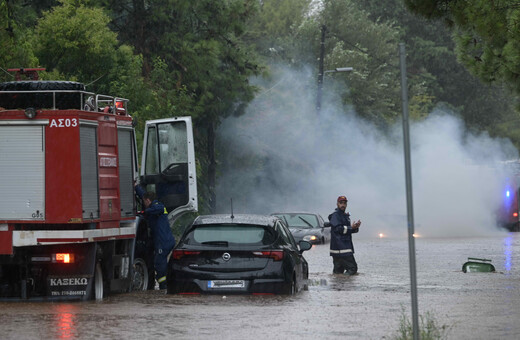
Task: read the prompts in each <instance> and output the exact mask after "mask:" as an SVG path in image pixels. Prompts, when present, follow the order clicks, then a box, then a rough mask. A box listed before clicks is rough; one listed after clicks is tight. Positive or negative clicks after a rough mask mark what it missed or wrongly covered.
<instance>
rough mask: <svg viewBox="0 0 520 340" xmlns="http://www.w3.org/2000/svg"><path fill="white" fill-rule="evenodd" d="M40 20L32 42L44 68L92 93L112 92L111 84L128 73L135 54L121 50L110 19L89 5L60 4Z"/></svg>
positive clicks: (67, 0) (64, 0) (63, 0)
mask: <svg viewBox="0 0 520 340" xmlns="http://www.w3.org/2000/svg"><path fill="white" fill-rule="evenodd" d="M59 3H60V5H59V6H56V7H53V8H52V9H51V10H49V11H44V12H43V16H42V18H40V19H39V20H38V24H37V26H36V30H35V34H34V38H33V42H34V46H35V54H36V56H37V57H38V59H39V62H40V64H41V66H43V67H45V68H46V69H47V71H48V72H54V75H55V76H56V73H57V74H60V75H61V76H62V77H63V78H65V79H77V80H79V81H82V82H84V83H86V84H87V85H90V84H92V85H91V86H90V89H92V90H94V91H100V92H109V91H110V83H111V82H112V81H115V80H116V79H119V78H120V77H121V76H123V75H124V74H126V73H128V72H130V73H131V72H132V71H131V70H129V66H131V65H135V64H134V63H132V59H133V58H134V56H133V51H132V49H131V48H130V47H128V46H120V45H119V42H118V40H117V36H116V34H115V33H114V32H112V31H111V30H110V29H109V28H108V22H109V20H110V19H109V17H108V16H107V15H106V14H105V13H104V11H103V10H102V9H101V8H96V7H89V5H88V1H82V0H59Z"/></svg>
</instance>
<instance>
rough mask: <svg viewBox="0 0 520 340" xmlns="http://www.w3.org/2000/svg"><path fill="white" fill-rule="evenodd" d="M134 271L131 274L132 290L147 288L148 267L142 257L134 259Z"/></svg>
mask: <svg viewBox="0 0 520 340" xmlns="http://www.w3.org/2000/svg"><path fill="white" fill-rule="evenodd" d="M133 269H134V272H133V275H132V290H138V291H140V290H147V289H148V267H147V265H146V263H145V262H144V260H143V259H141V258H137V259H135V261H134V268H133Z"/></svg>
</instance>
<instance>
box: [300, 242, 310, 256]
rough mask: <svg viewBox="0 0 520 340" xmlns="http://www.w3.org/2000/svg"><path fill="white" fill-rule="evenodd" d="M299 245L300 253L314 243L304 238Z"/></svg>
mask: <svg viewBox="0 0 520 340" xmlns="http://www.w3.org/2000/svg"><path fill="white" fill-rule="evenodd" d="M298 246H300V254H301V253H303V252H304V251H306V250H309V249H311V248H312V244H311V243H310V242H307V241H303V240H302V241H300V242H298Z"/></svg>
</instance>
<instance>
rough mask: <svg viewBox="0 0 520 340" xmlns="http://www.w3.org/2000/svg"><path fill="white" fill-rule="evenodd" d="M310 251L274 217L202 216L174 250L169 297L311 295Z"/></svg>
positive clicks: (169, 278) (305, 243)
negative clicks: (307, 257) (307, 291)
mask: <svg viewBox="0 0 520 340" xmlns="http://www.w3.org/2000/svg"><path fill="white" fill-rule="evenodd" d="M311 247H312V245H311V244H310V243H309V242H305V241H300V242H298V243H296V242H295V240H294V238H293V237H292V235H291V232H290V231H289V229H288V228H287V226H286V225H285V224H284V222H283V221H282V220H280V219H279V218H277V217H275V216H264V215H238V214H237V215H234V216H232V215H205V216H199V217H197V218H196V219H195V220H194V221H193V223H192V224H191V225H190V226H189V227H188V228H187V229H186V230H185V231H184V234H183V235H182V237H181V239H180V240H179V243H178V244H177V246H176V247H175V249H174V250H173V253H172V256H171V258H170V261H169V264H168V275H167V286H168V288H167V289H168V293H170V294H176V293H213V294H223V293H226V294H233V293H237V294H238V293H249V294H265V293H273V294H294V293H296V292H298V291H299V290H301V289H307V285H308V283H307V280H308V278H309V266H308V264H307V261H306V260H305V258H304V257H303V255H302V253H303V252H304V251H305V250H309V249H310V248H311Z"/></svg>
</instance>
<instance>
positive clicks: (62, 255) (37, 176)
mask: <svg viewBox="0 0 520 340" xmlns="http://www.w3.org/2000/svg"><path fill="white" fill-rule="evenodd" d="M13 71H17V77H19V75H20V74H24V73H25V74H26V75H31V77H30V78H31V80H20V81H12V82H5V83H0V178H1V180H0V299H2V300H11V299H12V300H35V299H36V300H62V299H67V300H68V299H80V300H89V299H94V298H96V299H102V298H103V296H105V295H107V294H110V293H116V292H128V291H131V290H145V289H147V288H148V287H147V285H148V281H149V277H150V276H152V275H151V273H152V272H153V265H152V267H150V264H151V263H152V264H153V260H151V259H150V256H153V252H152V254H150V252H149V249H148V250H147V247H146V244H149V243H150V240H149V239H150V237H151V236H150V233H149V231H148V228H147V226H146V222H145V221H144V219H143V218H142V216H141V215H140V214H139V213H138V205H139V202H138V199H137V198H136V195H135V192H134V185H135V183H136V182H140V183H141V186H143V187H145V188H146V190H153V191H155V192H156V194H157V196H158V199H159V200H160V201H162V202H163V203H164V204H165V206H166V208H167V210H168V213H169V219H170V222H171V223H173V222H174V221H175V219H176V218H177V217H178V216H180V215H181V214H182V213H185V212H188V211H196V210H197V189H196V188H197V184H196V169H195V153H194V143H193V133H192V123H191V118H190V117H173V118H170V119H160V120H154V121H147V122H146V127H145V131H144V143H143V144H144V145H143V154H142V163H141V172H140V175H139V173H138V163H137V162H138V155H137V147H136V136H135V131H134V122H133V120H132V117H131V116H130V115H129V114H128V111H127V103H128V100H127V99H124V98H118V97H114V96H108V95H101V94H95V93H92V92H87V91H86V90H85V86H84V85H83V84H81V83H78V82H69V81H41V80H38V79H37V76H36V78H34V71H37V70H32V69H15V70H13Z"/></svg>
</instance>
